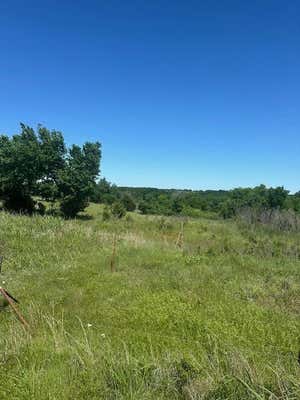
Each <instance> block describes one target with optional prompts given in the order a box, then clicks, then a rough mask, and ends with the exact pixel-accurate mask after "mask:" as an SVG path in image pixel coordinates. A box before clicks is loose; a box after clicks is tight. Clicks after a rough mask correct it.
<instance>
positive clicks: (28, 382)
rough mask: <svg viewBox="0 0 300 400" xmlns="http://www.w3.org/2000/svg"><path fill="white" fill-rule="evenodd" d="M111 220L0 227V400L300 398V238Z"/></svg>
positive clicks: (19, 222) (171, 221) (11, 218)
mask: <svg viewBox="0 0 300 400" xmlns="http://www.w3.org/2000/svg"><path fill="white" fill-rule="evenodd" d="M102 213H103V207H102V206H99V205H94V204H92V205H91V206H90V207H89V208H88V209H87V213H86V214H80V216H81V218H80V219H76V220H63V219H61V218H59V217H53V216H44V217H42V216H38V215H35V216H32V217H28V216H20V215H19V216H18V215H9V214H7V213H5V212H2V213H0V224H1V228H2V229H1V231H0V252H1V255H3V256H4V262H3V266H2V278H1V280H2V281H3V283H2V285H3V286H4V287H5V288H6V289H7V290H8V291H9V292H10V293H12V294H13V295H14V296H15V297H16V298H17V299H18V300H19V301H20V310H21V312H22V313H23V314H24V316H25V318H26V319H27V320H28V322H29V323H30V326H31V330H30V332H29V333H25V332H24V330H23V328H22V326H21V324H20V323H19V322H18V321H17V320H16V318H15V316H14V314H13V313H12V312H10V311H9V309H7V308H6V311H3V312H1V313H0V331H1V335H0V343H1V369H0V398H5V399H7V400H19V399H22V400H23V399H24V400H25V399H26V400H27V399H32V400H44V399H45V400H46V399H47V400H54V399H55V400H56V399H75V400H76V399H78V400H79V399H97V400H98V399H118V400H119V399H124V400H125V399H131V400H132V399H138V400H140V399H153V400H154V399H155V400H156V399H160V400H163V399H166V400H169V399H181V400H183V399H205V400H215V399H222V400H223V399H231V400H240V399H243V400H250V399H251V400H252V399H276V400H278V399H280V400H283V399H285V400H292V399H297V398H299V397H300V384H299V365H298V361H297V358H298V351H299V348H300V342H299V330H300V320H299V302H300V285H299V282H300V275H299V274H300V268H299V267H300V246H299V243H300V236H299V235H300V234H299V233H298V232H284V233H282V232H280V231H278V230H275V229H273V227H272V226H265V225H255V224H252V225H250V226H249V225H245V223H244V222H239V223H238V222H236V221H233V220H226V221H224V220H209V219H203V218H197V219H192V218H184V219H182V218H177V217H153V216H143V215H139V214H136V213H131V214H129V215H130V218H123V219H114V218H112V219H109V220H106V221H103V218H102ZM179 233H180V235H181V236H180V244H179V241H178V237H179ZM116 234H117V240H116V249H115V250H116V254H115V257H116V259H115V263H116V272H113V273H112V272H111V270H110V260H111V255H112V251H113V243H114V238H115V235H116Z"/></svg>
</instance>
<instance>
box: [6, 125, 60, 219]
mask: <svg viewBox="0 0 300 400" xmlns="http://www.w3.org/2000/svg"><path fill="white" fill-rule="evenodd" d="M64 151H65V145H64V141H63V137H62V135H61V134H60V133H59V132H56V131H52V132H50V131H48V130H47V129H46V128H43V127H41V126H39V127H38V130H37V133H36V132H35V131H34V130H33V129H32V128H30V127H29V126H26V125H24V124H21V133H20V134H18V135H14V136H12V137H11V138H9V137H8V136H5V135H2V136H0V192H1V196H2V198H3V199H4V206H5V208H7V209H8V210H11V211H16V212H26V213H32V212H33V210H34V205H35V202H34V201H33V199H32V195H33V194H35V193H36V191H37V187H38V186H39V185H40V184H41V183H42V182H46V181H49V182H51V181H52V180H53V179H54V176H57V173H58V170H59V168H61V167H62V166H63V162H64Z"/></svg>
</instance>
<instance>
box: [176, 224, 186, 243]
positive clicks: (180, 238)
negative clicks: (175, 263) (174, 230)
mask: <svg viewBox="0 0 300 400" xmlns="http://www.w3.org/2000/svg"><path fill="white" fill-rule="evenodd" d="M183 238H184V236H183V221H181V229H180V232H179V233H178V236H177V240H176V246H177V247H179V248H180V249H182V248H183Z"/></svg>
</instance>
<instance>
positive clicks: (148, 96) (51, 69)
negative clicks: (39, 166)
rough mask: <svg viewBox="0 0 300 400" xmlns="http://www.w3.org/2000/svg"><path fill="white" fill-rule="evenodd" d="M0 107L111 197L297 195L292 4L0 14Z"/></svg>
mask: <svg viewBox="0 0 300 400" xmlns="http://www.w3.org/2000/svg"><path fill="white" fill-rule="evenodd" d="M0 96H1V97H0V132H1V133H7V134H12V133H16V132H17V131H18V124H19V122H20V121H23V122H25V123H27V124H29V125H33V126H36V125H37V124H38V123H42V124H45V125H46V126H47V127H49V128H53V129H59V130H61V131H62V132H63V133H64V135H65V138H66V140H67V142H68V143H69V144H71V143H78V144H81V143H83V142H84V141H86V140H99V141H100V142H101V143H102V145H103V160H102V166H101V170H102V175H104V176H105V177H107V179H109V180H110V181H112V182H115V183H117V184H120V185H132V186H155V187H175V188H176V187H177V188H194V189H201V188H204V189H206V188H211V189H217V188H232V187H236V186H253V185H256V184H259V183H265V184H267V185H284V186H285V187H287V188H288V189H290V190H291V191H294V190H299V189H300V2H299V1H297V0H294V1H291V0H286V1H284V0H282V1H277V0H269V1H266V0H252V1H243V0H239V1H233V0H219V1H214V0H206V1H205V0H203V1H200V0H198V1H189V0H182V1H169V0H167V1H156V0H151V1H150V0H149V1H146V0H140V1H126V0H120V1H114V0H109V1H101V0H98V1H89V0H86V1H80V0H77V1H76V0H72V1H63V0H61V1H55V0H52V1H48V0H43V1H40V0H39V1H30V0H26V1H25V0H24V1H16V0H9V1H2V2H0Z"/></svg>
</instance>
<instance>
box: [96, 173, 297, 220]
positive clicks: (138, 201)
mask: <svg viewBox="0 0 300 400" xmlns="http://www.w3.org/2000/svg"><path fill="white" fill-rule="evenodd" d="M95 188H96V189H95V193H94V195H93V196H92V199H93V201H95V202H99V203H104V204H107V205H110V206H112V205H115V204H116V203H117V204H119V206H120V205H122V206H123V208H124V209H125V210H127V211H134V210H137V211H139V212H140V213H142V214H157V215H183V216H191V217H197V216H202V215H215V216H221V217H222V218H232V217H235V216H238V215H239V214H240V213H241V212H242V210H244V209H246V208H247V209H249V208H250V209H252V210H255V211H256V212H258V211H262V210H270V211H272V210H284V209H286V210H287V209H290V210H294V211H296V212H300V192H299V193H296V194H295V195H289V192H288V191H287V190H285V189H284V188H283V187H276V188H272V187H271V188H267V187H266V186H265V185H260V186H257V187H254V188H237V189H233V190H229V191H225V190H205V191H201V190H200V191H193V190H176V189H156V188H131V187H117V186H116V185H112V184H111V183H109V182H108V181H107V180H106V179H105V178H103V179H101V180H100V181H99V182H98V183H97V185H96V187H95Z"/></svg>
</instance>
